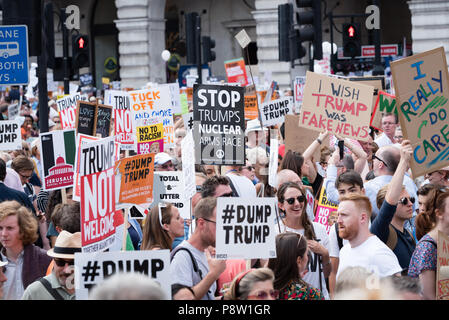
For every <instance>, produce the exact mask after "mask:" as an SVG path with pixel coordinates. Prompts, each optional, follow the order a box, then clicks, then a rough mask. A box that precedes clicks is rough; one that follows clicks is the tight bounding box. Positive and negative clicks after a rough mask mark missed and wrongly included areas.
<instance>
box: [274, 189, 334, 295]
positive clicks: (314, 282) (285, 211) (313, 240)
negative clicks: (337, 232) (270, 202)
mask: <svg viewBox="0 0 449 320" xmlns="http://www.w3.org/2000/svg"><path fill="white" fill-rule="evenodd" d="M277 197H278V206H279V209H280V211H281V216H282V219H281V220H280V221H279V228H275V229H276V230H278V229H279V231H280V232H295V233H297V234H301V235H304V236H305V238H306V240H307V245H308V248H309V251H310V259H309V264H308V273H307V274H306V275H305V276H304V281H306V282H307V283H309V284H310V285H311V286H313V287H315V288H319V289H320V290H321V292H322V293H323V296H324V297H325V298H326V299H329V293H328V291H327V288H326V281H325V279H326V278H327V277H329V274H330V272H331V269H332V266H331V263H330V258H329V236H328V234H327V232H326V228H325V227H324V226H323V225H322V224H319V223H317V222H311V221H310V220H309V218H308V217H307V213H306V195H305V192H304V190H303V189H302V188H301V187H300V186H299V185H298V184H296V183H293V182H286V183H283V184H282V185H281V186H280V187H279V189H278V192H277Z"/></svg>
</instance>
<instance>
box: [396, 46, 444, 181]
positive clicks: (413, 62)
mask: <svg viewBox="0 0 449 320" xmlns="http://www.w3.org/2000/svg"><path fill="white" fill-rule="evenodd" d="M391 72H392V74H393V82H394V89H395V95H396V99H397V102H398V104H397V109H398V115H399V121H400V123H401V128H402V132H403V134H404V138H405V139H407V140H410V142H411V144H412V147H413V157H412V161H411V163H410V167H411V169H412V174H413V177H419V176H421V175H424V174H426V173H428V172H432V171H436V170H438V169H441V168H443V167H446V166H447V165H448V164H449V122H448V119H447V115H448V113H449V103H448V98H449V76H448V71H447V63H446V55H445V52H444V48H443V47H440V48H437V49H433V50H430V51H426V52H423V53H420V54H416V55H413V56H411V57H408V58H404V59H401V60H398V61H395V62H393V63H392V64H391Z"/></svg>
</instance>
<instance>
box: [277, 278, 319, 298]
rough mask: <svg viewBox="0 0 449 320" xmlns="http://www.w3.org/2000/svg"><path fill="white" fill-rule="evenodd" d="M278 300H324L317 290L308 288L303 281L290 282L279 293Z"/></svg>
mask: <svg viewBox="0 0 449 320" xmlns="http://www.w3.org/2000/svg"><path fill="white" fill-rule="evenodd" d="M279 300H324V296H323V294H322V293H321V291H320V290H319V289H316V288H313V287H311V286H309V285H308V284H307V283H305V282H304V281H302V282H299V283H298V282H296V281H291V282H290V283H289V284H288V285H287V286H286V287H285V288H284V289H282V290H281V291H280V292H279Z"/></svg>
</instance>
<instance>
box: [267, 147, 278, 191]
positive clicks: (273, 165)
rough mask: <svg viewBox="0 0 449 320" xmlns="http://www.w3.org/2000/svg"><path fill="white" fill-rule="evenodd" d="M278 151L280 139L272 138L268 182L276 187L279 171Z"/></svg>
mask: <svg viewBox="0 0 449 320" xmlns="http://www.w3.org/2000/svg"><path fill="white" fill-rule="evenodd" d="M278 152H279V141H278V139H270V164H269V167H268V184H269V185H270V186H272V187H273V188H276V187H277V186H276V183H277V172H278Z"/></svg>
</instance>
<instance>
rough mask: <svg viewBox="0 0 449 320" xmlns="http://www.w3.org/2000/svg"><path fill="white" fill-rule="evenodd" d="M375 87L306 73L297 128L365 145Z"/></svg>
mask: <svg viewBox="0 0 449 320" xmlns="http://www.w3.org/2000/svg"><path fill="white" fill-rule="evenodd" d="M373 93H374V87H372V86H367V85H363V84H360V83H357V82H354V81H346V80H340V79H336V78H331V77H328V76H325V75H319V74H317V73H313V72H310V71H308V72H307V75H306V85H305V88H304V95H303V103H302V108H301V113H300V116H299V123H298V125H299V126H300V127H306V128H311V129H313V130H317V131H324V130H328V131H329V132H332V133H337V134H339V135H340V136H343V137H348V138H352V139H356V140H363V141H367V140H368V136H369V122H370V117H371V108H372V107H371V105H372V102H373Z"/></svg>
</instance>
